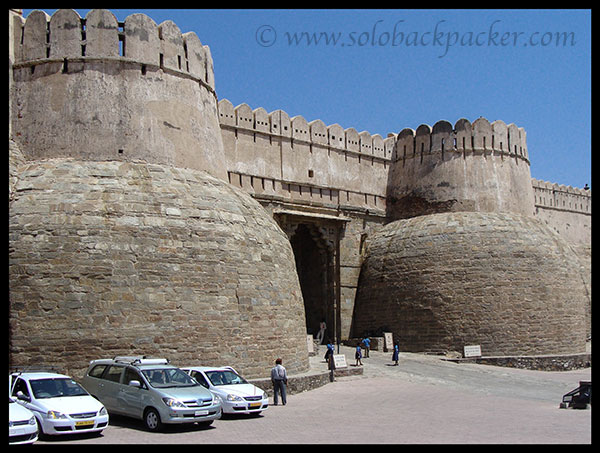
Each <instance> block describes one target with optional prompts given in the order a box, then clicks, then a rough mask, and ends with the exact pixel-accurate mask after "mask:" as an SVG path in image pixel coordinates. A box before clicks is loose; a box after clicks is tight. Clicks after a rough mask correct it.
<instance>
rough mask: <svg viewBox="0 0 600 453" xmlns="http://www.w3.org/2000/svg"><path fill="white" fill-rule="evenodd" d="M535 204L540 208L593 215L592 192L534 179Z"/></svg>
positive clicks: (532, 180)
mask: <svg viewBox="0 0 600 453" xmlns="http://www.w3.org/2000/svg"><path fill="white" fill-rule="evenodd" d="M531 184H532V186H533V194H534V202H535V206H536V207H538V208H548V209H555V210H559V211H571V212H577V213H581V214H588V215H591V214H592V191H591V190H588V189H580V188H577V187H571V186H565V185H563V184H556V183H552V182H547V181H541V180H539V179H535V178H532V179H531Z"/></svg>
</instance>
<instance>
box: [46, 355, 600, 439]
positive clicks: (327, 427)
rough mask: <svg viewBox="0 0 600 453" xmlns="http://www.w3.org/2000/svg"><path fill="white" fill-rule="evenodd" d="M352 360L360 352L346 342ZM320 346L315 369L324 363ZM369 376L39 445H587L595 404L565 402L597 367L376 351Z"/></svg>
mask: <svg viewBox="0 0 600 453" xmlns="http://www.w3.org/2000/svg"><path fill="white" fill-rule="evenodd" d="M341 352H342V353H345V355H346V359H347V362H348V364H349V365H350V366H352V365H353V364H354V354H353V350H352V349H350V348H345V347H342V348H341ZM322 355H323V353H319V354H317V356H315V357H312V358H311V370H312V371H313V372H314V371H318V370H324V369H325V368H326V367H325V363H324V362H323V361H322ZM363 363H364V374H363V375H358V376H348V377H341V378H338V379H337V381H336V382H333V383H330V384H327V385H325V386H324V387H321V388H318V389H315V390H311V391H309V392H304V393H299V394H296V395H290V396H289V397H288V404H287V405H286V406H271V407H269V409H268V410H267V411H265V412H263V414H261V415H260V416H258V417H253V418H249V417H244V416H235V417H224V418H223V419H221V420H218V421H216V422H214V423H213V425H212V426H211V427H208V428H199V427H197V426H196V425H192V426H188V427H182V426H176V427H170V428H169V429H168V430H167V431H166V432H163V433H156V434H154V433H148V432H146V431H145V430H144V428H143V425H142V423H141V422H138V421H135V420H130V419H127V418H121V417H116V416H115V417H111V420H110V426H109V427H108V428H107V429H106V430H105V431H104V432H103V433H102V435H100V436H95V437H75V438H69V439H63V438H61V439H60V440H47V441H40V442H39V443H40V444H49V443H52V444H56V443H63V442H64V443H69V444H71V443H73V444H79V443H86V444H106V443H112V444H127V443H137V444H159V443H177V444H185V443H191V444H195V443H220V444H226V443H239V444H254V443H262V444H271V443H293V444H302V443H310V444H313V443H331V444H361V443H362V444H365V443H366V444H375V443H413V444H450V443H461V444H466V443H478V444H482V443H488V444H489V443H494V444H522V443H535V444H581V443H583V444H590V443H591V426H592V423H591V418H592V410H591V407H590V408H588V409H586V410H576V409H559V408H558V405H559V403H560V401H561V399H562V395H563V394H565V393H567V392H569V391H570V390H572V389H574V388H576V387H577V386H578V385H579V381H583V380H591V369H589V368H588V369H585V370H577V371H566V372H547V371H531V370H518V369H511V368H503V367H495V366H489V365H476V364H467V363H462V364H457V363H453V362H446V361H443V360H441V359H440V358H439V357H435V356H424V355H420V354H409V353H401V354H400V364H399V366H392V362H391V354H390V353H383V352H378V351H372V352H371V357H370V358H365V359H363Z"/></svg>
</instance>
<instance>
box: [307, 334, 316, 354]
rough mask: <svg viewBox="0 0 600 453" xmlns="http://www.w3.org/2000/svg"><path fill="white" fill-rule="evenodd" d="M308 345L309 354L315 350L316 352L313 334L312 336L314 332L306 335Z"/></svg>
mask: <svg viewBox="0 0 600 453" xmlns="http://www.w3.org/2000/svg"><path fill="white" fill-rule="evenodd" d="M306 345H307V346H308V353H309V354H312V353H313V352H315V344H314V342H313V336H312V334H311V335H307V336H306Z"/></svg>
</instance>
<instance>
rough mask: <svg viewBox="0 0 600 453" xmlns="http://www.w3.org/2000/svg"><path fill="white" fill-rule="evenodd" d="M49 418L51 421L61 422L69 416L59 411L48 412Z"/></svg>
mask: <svg viewBox="0 0 600 453" xmlns="http://www.w3.org/2000/svg"><path fill="white" fill-rule="evenodd" d="M48 418H49V419H50V420H61V419H65V418H67V416H66V415H65V414H63V413H61V412H58V411H48Z"/></svg>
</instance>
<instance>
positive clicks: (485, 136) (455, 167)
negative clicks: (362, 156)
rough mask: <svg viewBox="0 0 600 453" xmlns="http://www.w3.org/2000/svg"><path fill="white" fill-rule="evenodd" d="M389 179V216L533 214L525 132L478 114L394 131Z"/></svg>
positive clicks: (514, 126) (512, 125)
mask: <svg viewBox="0 0 600 453" xmlns="http://www.w3.org/2000/svg"><path fill="white" fill-rule="evenodd" d="M392 160H393V163H392V165H391V167H390V175H389V179H388V191H387V194H388V198H387V201H388V215H390V216H391V217H392V218H407V217H414V216H417V215H424V214H432V213H437V212H447V211H481V212H517V213H520V214H525V215H529V216H531V215H533V193H532V187H531V174H530V169H529V154H528V151H527V140H526V133H525V130H524V129H523V128H519V127H517V126H516V125H515V124H509V125H506V123H504V122H503V121H494V122H493V123H490V122H489V121H488V120H487V119H485V118H483V117H481V118H478V119H477V120H475V121H474V122H470V121H469V120H467V119H464V118H462V119H459V120H458V121H457V122H456V123H455V124H454V126H453V125H452V124H451V123H449V122H448V121H438V122H437V123H435V124H434V126H433V127H431V126H429V125H426V124H422V125H420V126H419V127H418V128H417V129H416V130H413V129H409V128H406V129H403V130H401V131H400V133H398V135H397V140H396V144H395V148H394V152H393V155H392Z"/></svg>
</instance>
